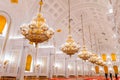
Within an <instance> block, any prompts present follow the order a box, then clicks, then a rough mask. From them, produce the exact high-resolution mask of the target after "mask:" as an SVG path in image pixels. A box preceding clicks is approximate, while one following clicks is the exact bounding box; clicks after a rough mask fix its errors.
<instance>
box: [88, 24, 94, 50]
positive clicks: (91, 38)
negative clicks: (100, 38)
mask: <svg viewBox="0 0 120 80" xmlns="http://www.w3.org/2000/svg"><path fill="white" fill-rule="evenodd" d="M89 34H90V43H91V50H93V46H92V38H91V29H90V26H89Z"/></svg>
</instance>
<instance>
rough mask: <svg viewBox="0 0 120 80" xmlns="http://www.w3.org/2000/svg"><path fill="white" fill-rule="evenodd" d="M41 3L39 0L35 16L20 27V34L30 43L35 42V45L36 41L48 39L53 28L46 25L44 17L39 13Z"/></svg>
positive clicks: (40, 41) (52, 32) (51, 34)
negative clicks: (37, 11)
mask: <svg viewBox="0 0 120 80" xmlns="http://www.w3.org/2000/svg"><path fill="white" fill-rule="evenodd" d="M42 5H43V1H42V0H41V1H40V8H39V13H38V14H37V16H36V17H35V18H33V20H32V21H31V22H30V23H29V24H26V25H22V26H21V27H20V30H21V33H22V35H23V36H25V38H26V39H28V40H29V41H30V42H31V43H35V45H36V46H37V44H38V43H42V42H44V41H48V40H49V39H50V38H51V37H52V36H53V34H54V31H53V29H51V28H49V27H48V25H47V24H46V20H45V18H44V17H43V15H42V14H41V8H42Z"/></svg>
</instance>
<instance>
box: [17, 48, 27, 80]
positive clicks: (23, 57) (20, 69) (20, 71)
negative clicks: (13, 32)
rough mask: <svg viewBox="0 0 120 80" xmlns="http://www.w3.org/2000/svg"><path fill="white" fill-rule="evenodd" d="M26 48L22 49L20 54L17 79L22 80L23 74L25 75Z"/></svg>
mask: <svg viewBox="0 0 120 80" xmlns="http://www.w3.org/2000/svg"><path fill="white" fill-rule="evenodd" d="M25 49H26V46H24V47H23V50H22V53H21V60H20V61H21V62H20V65H19V67H18V73H17V79H19V80H24V73H25V62H26V51H25Z"/></svg>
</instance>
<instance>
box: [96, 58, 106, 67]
mask: <svg viewBox="0 0 120 80" xmlns="http://www.w3.org/2000/svg"><path fill="white" fill-rule="evenodd" d="M95 64H97V65H99V66H105V62H104V61H103V60H102V59H101V58H98V60H97V61H96V63H95Z"/></svg>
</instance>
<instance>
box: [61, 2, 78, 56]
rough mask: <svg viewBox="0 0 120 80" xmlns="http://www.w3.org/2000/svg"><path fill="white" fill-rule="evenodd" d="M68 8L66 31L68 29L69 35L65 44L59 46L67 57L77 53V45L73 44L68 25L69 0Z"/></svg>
mask: <svg viewBox="0 0 120 80" xmlns="http://www.w3.org/2000/svg"><path fill="white" fill-rule="evenodd" d="M68 6H69V11H68V13H69V20H68V23H69V25H68V29H69V35H68V38H67V40H66V43H64V44H63V45H62V46H61V50H62V51H63V52H64V53H66V54H67V55H70V56H71V55H74V54H75V53H77V52H78V51H79V45H77V43H75V41H74V39H73V38H72V35H71V25H70V0H68Z"/></svg>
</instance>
